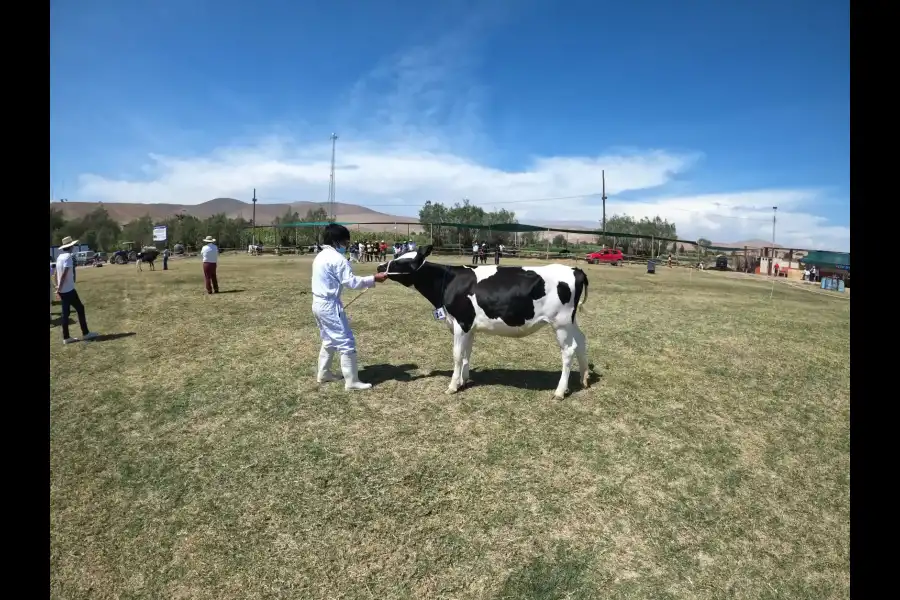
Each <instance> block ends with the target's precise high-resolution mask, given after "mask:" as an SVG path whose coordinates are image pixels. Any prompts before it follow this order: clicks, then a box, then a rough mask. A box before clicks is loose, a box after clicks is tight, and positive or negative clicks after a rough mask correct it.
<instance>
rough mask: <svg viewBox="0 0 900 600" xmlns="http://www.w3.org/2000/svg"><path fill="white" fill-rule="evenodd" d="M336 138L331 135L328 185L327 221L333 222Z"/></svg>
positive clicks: (334, 216) (333, 134)
mask: <svg viewBox="0 0 900 600" xmlns="http://www.w3.org/2000/svg"><path fill="white" fill-rule="evenodd" d="M337 139H338V136H337V134H336V133H332V134H331V182H330V183H329V185H328V215H329V217H328V218H329V220H330V221H334V220H335V219H336V218H337V216H336V215H335V214H334V149H335V143H336V142H337Z"/></svg>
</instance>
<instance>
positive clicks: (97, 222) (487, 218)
mask: <svg viewBox="0 0 900 600" xmlns="http://www.w3.org/2000/svg"><path fill="white" fill-rule="evenodd" d="M327 221H328V213H327V212H326V211H325V209H324V208H317V209H314V210H313V209H311V210H309V211H307V213H306V215H303V216H301V215H300V214H299V213H298V212H296V211H291V210H290V209H289V210H288V211H287V212H286V213H285V214H284V215H281V216H279V217H276V218H275V220H274V221H273V222H272V226H271V227H259V228H257V229H256V232H255V234H256V241H257V243H262V244H263V245H266V246H294V247H298V246H307V245H313V244H316V243H320V242H321V236H322V231H321V230H322V226H321V225H312V226H308V227H295V226H294V227H292V226H289V225H290V224H293V223H304V222H305V223H322V222H327ZM419 222H420V223H421V225H423V226H424V229H425V231H424V232H422V233H418V234H410V236H409V237H410V238H412V239H413V240H415V241H416V242H418V243H420V244H421V243H432V236H433V243H434V245H435V246H436V247H438V248H440V247H442V246H453V247H456V246H458V245H462V246H463V247H467V246H469V245H471V244H472V242H474V241H475V240H478V241H482V242H485V241H486V242H488V243H500V244H504V245H512V244H513V239H514V237H515V234H514V233H510V232H505V231H496V230H493V231H492V230H491V229H490V227H491V225H497V224H517V223H518V220H517V219H516V214H515V213H514V212H512V211H508V210H506V209H501V210H499V211H485V210H484V209H483V208H481V207H479V206H475V205H473V204H471V203H470V202H469V201H468V200H463V201H462V202H457V203H456V204H455V205H453V206H451V207H447V206H445V205H444V204H441V203H439V202H430V201H429V202H426V203H425V205H424V206H423V207H422V208H421V209H420V210H419ZM438 223H461V224H463V223H464V224H468V225H476V227H475V228H457V227H446V226H439V225H437V224H438ZM154 225H165V226H166V227H167V238H168V239H167V240H166V242H165V244H167V245H170V246H172V245H174V244H183V245H184V246H185V248H186V249H187V250H188V251H196V250H197V249H199V248H200V246H202V242H201V240H202V239H203V238H204V237H205V236H207V235H211V236H213V237H214V238H216V240H217V242H218V245H219V246H220V247H221V248H242V247H246V246H247V245H248V244H250V243H251V242H252V241H253V236H254V230H253V227H252V225H253V223H252V221H248V220H246V219H243V218H242V217H238V218H234V219H232V218H229V217H227V216H226V215H225V214H217V215H213V216H211V217H208V218H206V219H199V218H197V217H195V216H193V215H185V214H176V215H172V216H171V217H169V218H167V219H165V220H163V221H161V222H154V221H153V220H152V219H151V218H150V217H149V216H143V217H140V218H137V219H134V220H132V221H130V222H128V223H126V224H124V225H120V224H119V223H117V222H116V221H114V220H113V219H112V218H111V217H110V216H109V213H108V212H107V211H106V209H105V208H104V207H102V206H98V207H97V208H96V209H94V210H93V211H91V212H90V213H88V214H87V215H85V216H83V217H80V218H77V219H66V218H65V216H64V215H63V213H62V211H61V210H59V209H57V208H55V207H53V206H51V207H50V245H58V244H59V243H60V242H61V240H62V238H63V237H65V236H71V237H72V238H74V239H78V240H80V241H81V243H83V244H87V245H88V246H89V247H90V248H91V249H92V250H97V251H102V252H110V251H114V250H116V249H118V248H119V247H120V245H121V243H122V242H133V243H134V244H135V245H136V246H144V245H151V244H153V227H154ZM606 230H607V231H608V232H610V234H609V235H607V236H605V237H604V236H602V235H598V236H597V238H596V243H597V244H606V245H607V246H612V245H613V244H615V245H616V246H617V247H619V248H620V249H621V250H622V252H624V253H625V254H643V253H648V252H650V251H651V248H650V245H651V240H650V237H651V236H652V237H653V238H656V239H659V238H670V239H674V238H677V237H678V234H677V229H676V226H675V223H670V222H669V221H668V220H665V219H662V218H660V217H659V216H657V217H654V218H653V219H649V218H647V217H644V218H642V219H640V220H637V219H635V218H634V217H631V216H629V215H613V216H612V217H611V218H609V219H608V220H607V225H606ZM353 233H354V238H355V239H358V240H360V241H372V240H382V239H383V240H387V241H389V242H394V241H401V238H402V240H405V239H406V238H407V235H406V232H405V231H404V232H392V231H382V232H371V231H367V232H353ZM551 233H552V232H551ZM613 233H627V234H633V235H642V236H646V238H643V239H642V238H625V237H619V238H615V237H614V235H613ZM546 236H547V233H546V232H525V233H520V234H519V235H518V239H517V241H518V244H519V246H525V247H528V246H542V245H545V244H546V243H547V237H546ZM550 241H551V243H552V245H553V246H555V247H564V246H566V245H567V242H566V236H565V235H563V234H555V235H554V236H553V237H552V238H551V239H550ZM699 243H700V245H701V246H702V247H708V246H709V245H710V242H709V240H705V239H701V240H699ZM657 250H659V251H660V252H661V253H665V252H672V253H679V254H683V253H684V246H683V245H680V244H678V243H675V242H665V243H664V244H663V245H662V246H661V247H660V246H658V247H657V248H654V249H653V251H654V252H655V251H657Z"/></svg>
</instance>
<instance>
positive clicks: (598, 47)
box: [50, 0, 850, 250]
mask: <svg viewBox="0 0 900 600" xmlns="http://www.w3.org/2000/svg"><path fill="white" fill-rule="evenodd" d="M849 81H850V65H849V5H848V4H847V3H846V2H834V1H831V0H819V1H812V0H793V1H791V2H776V1H771V0H756V1H749V0H732V1H731V2H721V1H718V2H716V1H712V0H695V1H693V2H689V3H678V8H677V10H676V9H675V4H673V3H672V2H666V1H663V0H632V1H631V2H602V1H600V0H598V1H596V2H590V1H586V0H571V1H566V0H558V1H556V2H553V1H550V0H521V1H513V0H499V1H492V0H481V1H480V2H477V1H469V0H448V1H443V2H441V3H422V2H412V1H411V0H380V1H379V2H367V1H365V0H358V1H357V2H351V1H348V0H332V1H330V2H327V3H302V2H290V1H276V0H258V1H256V2H253V3H247V2H240V1H237V0H225V1H218V2H211V1H207V0H156V1H150V0H143V1H134V2H128V3H119V2H113V1H112V0H82V1H78V2H76V1H75V0H59V1H57V2H55V3H54V4H53V5H52V7H51V86H50V87H51V99H50V103H51V116H50V144H51V153H50V160H51V181H50V187H51V196H53V197H56V198H59V197H65V198H68V199H70V200H85V201H94V200H96V201H104V202H115V201H121V202H173V203H184V204H197V203H200V202H204V201H206V200H209V199H211V198H214V197H217V196H232V197H236V198H240V199H249V197H250V195H251V194H252V190H253V188H254V187H255V188H256V189H257V194H258V197H259V198H260V199H261V201H262V202H285V201H300V200H313V201H323V200H325V199H326V198H327V194H328V174H329V173H328V170H329V165H328V163H329V160H330V142H329V139H328V137H329V135H330V134H331V132H332V131H335V132H337V133H338V135H339V136H340V139H339V140H338V160H337V162H338V165H339V167H340V169H339V170H338V173H337V199H338V200H339V201H342V202H349V203H357V204H362V205H365V206H369V207H372V208H374V209H376V210H380V211H382V212H388V213H393V214H404V215H414V214H416V212H417V210H418V206H420V205H421V204H422V203H423V202H424V201H426V200H435V201H443V202H449V203H452V202H455V201H457V200H459V199H461V198H463V197H468V198H470V199H471V200H472V201H473V202H475V203H477V204H480V205H482V206H484V207H485V208H488V209H490V208H493V207H496V208H500V207H504V208H508V209H511V210H515V211H516V213H517V214H518V215H519V217H520V220H521V221H523V222H547V221H554V222H561V221H572V222H575V221H578V222H582V223H596V222H597V220H598V219H599V218H600V210H599V205H600V199H599V192H600V171H601V169H605V170H606V175H607V193H608V196H609V199H608V201H607V214H613V213H628V214H632V215H634V216H638V217H640V216H653V215H656V214H660V215H662V216H664V217H667V218H669V219H670V220H674V221H675V222H676V223H677V225H678V231H679V234H680V235H682V236H687V237H698V236H704V237H708V238H710V239H713V240H714V241H719V242H729V241H732V242H733V241H738V240H747V239H760V238H761V239H768V238H769V237H771V213H772V210H771V207H772V206H773V205H777V206H779V211H778V212H779V217H778V223H779V225H778V234H777V239H778V241H779V243H783V244H793V245H798V246H805V247H818V248H830V249H837V250H842V249H848V248H849V239H850V233H849V220H850V214H849V213H850V210H849V206H850V197H849V172H850V167H849V139H850V126H849V106H850V92H849V85H850V84H849ZM572 196H577V197H575V198H572ZM563 197H564V198H565V199H564V200H552V199H553V198H563Z"/></svg>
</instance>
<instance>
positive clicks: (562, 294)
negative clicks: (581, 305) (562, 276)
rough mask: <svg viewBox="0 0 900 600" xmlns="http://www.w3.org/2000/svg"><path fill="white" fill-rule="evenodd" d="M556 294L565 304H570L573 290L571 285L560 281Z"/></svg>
mask: <svg viewBox="0 0 900 600" xmlns="http://www.w3.org/2000/svg"><path fill="white" fill-rule="evenodd" d="M556 293H557V294H558V295H559V301H560V302H562V303H563V304H568V303H569V300H571V299H572V290H571V289H569V284H568V283H566V282H565V281H560V282H559V283H557V284H556Z"/></svg>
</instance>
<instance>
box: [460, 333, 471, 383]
mask: <svg viewBox="0 0 900 600" xmlns="http://www.w3.org/2000/svg"><path fill="white" fill-rule="evenodd" d="M474 345H475V332H474V331H470V332H469V333H468V334H467V335H466V337H465V339H464V341H463V358H462V370H461V371H460V378H459V385H460V387H462V386H466V385H469V383H471V379H469V367H470V366H471V365H472V347H473V346H474Z"/></svg>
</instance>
